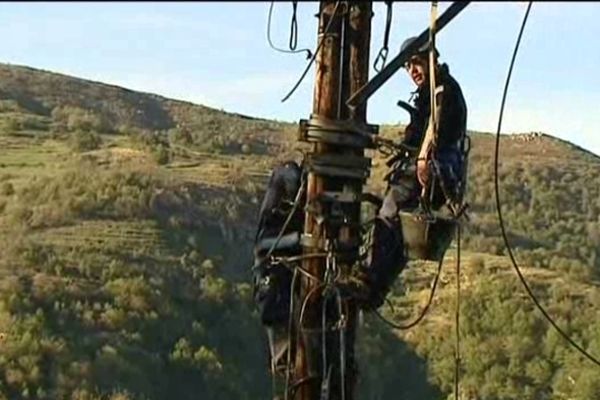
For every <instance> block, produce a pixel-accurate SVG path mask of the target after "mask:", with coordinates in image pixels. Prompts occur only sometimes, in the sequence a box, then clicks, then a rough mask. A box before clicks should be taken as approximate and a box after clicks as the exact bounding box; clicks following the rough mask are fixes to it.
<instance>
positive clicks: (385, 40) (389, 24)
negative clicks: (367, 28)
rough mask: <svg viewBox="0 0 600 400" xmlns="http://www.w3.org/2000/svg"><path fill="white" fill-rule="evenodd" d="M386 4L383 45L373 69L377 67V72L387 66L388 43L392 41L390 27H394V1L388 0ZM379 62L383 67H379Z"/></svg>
mask: <svg viewBox="0 0 600 400" xmlns="http://www.w3.org/2000/svg"><path fill="white" fill-rule="evenodd" d="M385 5H386V6H387V17H386V20H385V33H384V34H383V46H382V47H381V50H379V54H377V57H376V58H375V62H374V63H373V69H375V71H377V72H381V70H382V69H383V67H385V62H386V60H387V56H388V52H389V47H388V43H389V41H390V28H391V27H392V6H393V1H386V2H385ZM379 64H381V67H378V65H379Z"/></svg>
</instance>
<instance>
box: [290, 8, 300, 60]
mask: <svg viewBox="0 0 600 400" xmlns="http://www.w3.org/2000/svg"><path fill="white" fill-rule="evenodd" d="M297 9H298V2H297V1H292V22H291V25H290V50H292V51H294V50H296V47H297V46H298V19H297V17H296V11H297Z"/></svg>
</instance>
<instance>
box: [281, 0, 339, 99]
mask: <svg viewBox="0 0 600 400" xmlns="http://www.w3.org/2000/svg"><path fill="white" fill-rule="evenodd" d="M340 4H341V1H339V0H338V1H337V2H336V4H335V8H334V9H333V13H332V15H331V18H330V19H329V22H328V23H327V26H326V27H325V31H324V33H323V38H322V39H321V40H319V44H318V46H317V49H316V50H315V52H314V53H313V54H312V57H311V58H310V61H309V62H308V64H307V65H306V68H304V72H302V75H300V78H299V79H298V81H297V82H296V84H295V85H294V87H292V90H290V92H289V93H288V94H286V95H285V96H284V98H283V99H281V102H282V103H284V102H285V101H286V100H287V99H289V98H290V97H291V96H292V94H293V93H294V92H295V91H296V89H297V88H298V86H300V84H301V83H302V81H303V80H304V77H305V76H306V74H307V73H308V71H309V70H310V67H311V66H312V64H313V63H314V62H315V60H316V59H317V54H319V50H321V47H322V46H323V43H324V42H325V37H326V36H327V34H328V33H329V29H330V28H331V25H332V23H333V21H334V20H335V16H336V14H337V11H338V8H339V6H340Z"/></svg>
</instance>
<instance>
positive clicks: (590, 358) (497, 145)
mask: <svg viewBox="0 0 600 400" xmlns="http://www.w3.org/2000/svg"><path fill="white" fill-rule="evenodd" d="M532 3H533V2H532V1H530V2H529V5H528V6H527V11H526V12H525V16H524V17H523V23H522V24H521V29H520V31H519V36H518V38H517V43H516V45H515V49H514V52H513V55H512V59H511V62H510V67H509V69H508V75H507V77H506V83H505V85H504V93H503V95H502V102H501V105H500V115H499V117H498V128H497V130H496V146H495V151H494V189H495V193H496V209H497V211H498V221H499V223H500V230H501V232H502V238H503V240H504V244H505V246H506V250H507V251H508V255H509V257H510V260H511V262H512V266H513V268H514V269H515V271H516V272H517V275H518V276H519V280H520V281H521V283H522V284H523V287H524V288H525V290H526V291H527V294H528V295H529V297H530V298H531V300H532V301H533V302H534V304H535V305H536V307H537V308H538V310H539V311H540V312H541V313H542V315H543V316H544V317H545V318H546V320H548V322H549V323H550V324H551V325H552V326H553V327H554V329H556V331H557V332H558V333H559V334H560V335H561V336H562V337H563V338H564V339H565V340H566V341H567V342H568V343H569V344H570V345H571V346H573V347H574V348H575V349H577V350H578V351H579V352H580V353H581V354H582V355H584V356H585V357H586V358H587V359H588V360H590V361H592V362H593V363H594V364H596V365H598V366H600V361H598V359H597V358H595V357H594V356H592V355H591V354H589V353H588V352H587V351H586V350H585V349H584V348H583V347H581V346H580V345H579V344H577V343H576V342H575V341H574V340H573V339H571V338H570V337H569V335H567V334H566V333H565V331H564V330H563V329H561V328H560V327H559V326H558V325H557V323H556V322H555V321H554V320H553V319H552V317H551V316H550V315H549V314H548V312H547V311H546V310H545V309H544V307H542V305H541V304H540V302H539V301H538V299H537V298H536V297H535V295H534V294H533V291H532V290H531V288H530V287H529V284H528V283H527V281H526V280H525V278H524V276H523V274H522V273H521V270H520V269H519V266H518V264H517V261H516V259H515V256H514V255H513V252H512V249H511V246H510V243H509V242H508V237H507V234H506V229H505V226H504V219H503V218H502V208H501V203H500V193H499V188H498V154H499V149H500V129H501V127H502V117H503V113H504V105H505V103H506V96H507V93H508V86H509V83H510V78H511V75H512V71H513V67H514V64H515V59H516V56H517V52H518V50H519V45H520V43H521V37H522V35H523V30H524V28H525V24H526V23H527V18H528V17H529V11H530V10H531V5H532Z"/></svg>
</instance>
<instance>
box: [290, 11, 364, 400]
mask: <svg viewBox="0 0 600 400" xmlns="http://www.w3.org/2000/svg"><path fill="white" fill-rule="evenodd" d="M318 16H319V32H318V33H319V36H318V46H319V48H320V50H319V52H318V54H317V58H316V78H315V83H314V93H313V112H312V114H311V118H310V120H308V121H306V120H301V122H300V140H302V141H306V142H311V143H313V147H312V152H311V153H310V154H309V158H308V163H307V164H308V171H309V172H308V180H307V189H306V190H307V192H306V207H305V211H306V214H305V215H306V217H305V224H304V234H303V237H302V245H303V248H304V252H303V254H304V255H305V256H306V257H307V258H305V259H304V260H303V261H302V268H303V269H304V270H305V271H306V272H308V274H309V275H310V276H312V277H313V278H311V277H307V276H305V274H303V275H302V278H301V284H300V291H299V296H298V304H299V305H303V307H300V306H298V307H297V310H295V320H296V321H297V324H298V325H299V326H298V330H299V336H298V338H299V340H298V341H297V342H296V347H295V349H294V352H293V355H294V358H295V359H294V370H293V374H292V375H293V380H292V385H291V386H292V390H291V393H292V394H293V395H292V396H291V397H290V399H291V400H319V399H322V398H325V399H328V400H342V399H343V400H352V399H354V393H353V392H354V388H355V372H356V368H355V361H354V342H355V337H356V319H357V315H358V310H357V307H356V303H355V301H354V300H353V299H352V298H347V297H344V298H343V297H342V296H341V295H340V292H339V291H335V289H334V290H329V289H331V288H332V287H333V286H330V285H329V284H328V283H331V280H330V279H331V272H332V271H333V272H335V273H336V274H337V273H339V274H340V275H344V274H346V275H347V274H348V273H349V271H350V269H351V268H352V267H353V265H354V262H355V261H356V259H357V258H358V250H359V245H360V231H359V229H358V226H359V223H360V199H361V194H362V186H363V184H364V183H365V181H366V179H367V178H368V175H369V170H370V160H369V159H368V158H365V157H364V149H365V148H366V147H369V146H370V141H369V140H368V139H366V138H367V137H368V136H369V135H368V133H373V131H374V127H372V126H368V125H367V124H366V121H365V119H366V105H361V106H360V107H357V108H356V109H354V110H353V112H351V110H350V109H349V108H348V106H347V105H346V101H347V100H348V99H349V98H350V96H351V95H352V94H353V93H355V92H356V91H357V90H358V89H359V88H361V87H362V86H364V85H365V84H366V83H367V81H368V71H369V45H370V34H371V32H370V31H371V18H372V3H371V2H370V1H347V2H341V1H331V0H328V1H321V2H320V5H319V15H318ZM365 133H367V134H365ZM311 254H312V255H314V254H321V255H323V254H328V256H326V257H325V256H321V257H309V255H311ZM314 278H316V279H314ZM324 303H326V304H324ZM302 310H304V311H302ZM302 312H303V315H302V318H301V319H302V321H300V314H302ZM324 316H327V324H326V325H330V324H332V321H337V324H336V327H335V328H334V329H330V328H331V327H330V326H327V329H326V333H325V334H323V319H324V318H325V317H324Z"/></svg>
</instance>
